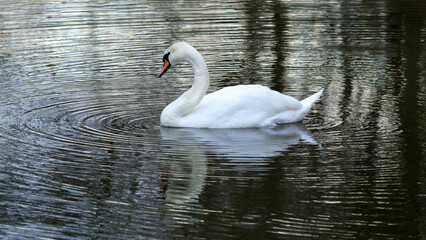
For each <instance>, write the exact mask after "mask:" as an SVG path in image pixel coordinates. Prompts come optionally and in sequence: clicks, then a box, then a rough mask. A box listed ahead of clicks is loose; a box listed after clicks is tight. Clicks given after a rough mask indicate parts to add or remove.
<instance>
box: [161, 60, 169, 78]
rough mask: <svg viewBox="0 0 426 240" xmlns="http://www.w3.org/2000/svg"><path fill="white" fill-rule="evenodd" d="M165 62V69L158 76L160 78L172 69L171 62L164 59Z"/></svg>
mask: <svg viewBox="0 0 426 240" xmlns="http://www.w3.org/2000/svg"><path fill="white" fill-rule="evenodd" d="M163 60H164V65H163V68H162V69H161V72H160V74H159V75H158V77H159V78H161V77H162V76H163V75H164V74H165V73H166V72H167V70H169V68H170V66H171V65H170V62H169V61H168V60H167V59H163Z"/></svg>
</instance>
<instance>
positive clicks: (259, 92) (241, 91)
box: [159, 42, 324, 128]
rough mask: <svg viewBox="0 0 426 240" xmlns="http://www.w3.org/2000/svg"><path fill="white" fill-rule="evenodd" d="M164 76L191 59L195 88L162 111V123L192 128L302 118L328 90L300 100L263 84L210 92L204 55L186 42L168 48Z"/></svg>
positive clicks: (270, 123)
mask: <svg viewBox="0 0 426 240" xmlns="http://www.w3.org/2000/svg"><path fill="white" fill-rule="evenodd" d="M163 62H164V65H163V68H162V69H161V72H160V75H159V77H162V76H163V75H164V74H165V73H166V71H167V70H168V69H169V68H170V67H171V66H172V65H176V64H179V63H182V62H187V63H189V64H190V65H191V66H192V69H193V70H194V83H193V85H192V87H191V88H190V89H189V90H188V91H186V92H185V93H184V94H182V95H181V96H180V97H179V98H178V99H176V100H175V101H173V102H172V103H170V104H169V105H168V106H167V107H166V108H164V110H163V112H162V113H161V125H162V126H167V127H192V128H249V127H265V126H274V125H277V124H282V123H291V122H298V121H301V120H302V119H303V118H304V117H305V115H306V114H307V113H308V112H309V110H310V109H311V107H312V104H313V103H314V102H315V101H316V100H317V99H318V98H319V97H320V96H321V95H322V92H323V90H324V89H321V90H320V91H319V92H317V93H315V94H314V95H312V96H310V97H308V98H306V99H304V100H302V101H298V100H297V99H295V98H293V97H290V96H286V95H284V94H281V93H279V92H277V91H274V90H271V89H269V88H268V87H265V86H260V85H238V86H233V87H225V88H223V89H221V90H219V91H216V92H213V93H210V94H208V95H205V94H206V91H207V88H208V86H209V72H208V70H207V65H206V63H205V61H204V59H203V57H202V56H201V54H200V53H199V52H198V51H197V50H196V49H195V48H194V47H192V46H191V45H189V44H188V43H186V42H178V43H175V44H173V45H172V46H170V47H169V48H167V50H166V51H165V52H164V57H163Z"/></svg>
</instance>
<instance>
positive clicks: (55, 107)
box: [17, 94, 161, 151]
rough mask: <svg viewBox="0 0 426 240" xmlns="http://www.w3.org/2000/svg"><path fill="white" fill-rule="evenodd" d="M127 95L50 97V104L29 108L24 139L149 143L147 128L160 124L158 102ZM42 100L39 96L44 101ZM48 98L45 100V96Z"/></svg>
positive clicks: (93, 144) (95, 144)
mask: <svg viewBox="0 0 426 240" xmlns="http://www.w3.org/2000/svg"><path fill="white" fill-rule="evenodd" d="M140 97H143V96H140V95H139V96H138V95H136V96H135V95H133V94H127V95H126V94H124V95H118V96H113V97H111V96H108V98H96V99H95V98H93V97H90V96H79V97H78V98H75V99H68V100H65V101H52V100H49V101H48V102H49V103H48V104H44V105H40V106H38V107H37V108H34V109H30V110H28V111H25V112H24V113H23V114H22V116H21V118H20V122H18V123H17V124H18V126H19V128H21V129H20V130H22V134H23V136H24V137H23V138H19V140H20V141H24V142H27V143H30V144H35V145H42V146H45V147H54V146H55V147H60V146H62V147H65V148H69V147H72V146H76V147H89V148H101V149H109V148H111V147H112V146H113V147H114V148H115V149H117V150H121V151H133V150H134V149H135V148H139V150H140V148H141V147H142V148H143V147H146V146H147V145H149V143H147V139H146V138H144V136H146V134H147V133H146V129H152V128H153V127H154V126H155V125H158V122H159V121H158V116H159V114H158V113H159V111H160V110H161V109H158V107H156V106H155V104H157V105H158V103H153V105H152V106H146V105H145V106H142V105H141V104H139V103H138V102H137V101H136V100H135V98H140ZM41 100H42V99H38V101H41ZM43 100H45V99H43Z"/></svg>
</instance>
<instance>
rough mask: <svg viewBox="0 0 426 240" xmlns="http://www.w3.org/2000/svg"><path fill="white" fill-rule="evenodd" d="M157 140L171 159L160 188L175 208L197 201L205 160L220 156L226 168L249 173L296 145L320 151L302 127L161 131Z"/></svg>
mask: <svg viewBox="0 0 426 240" xmlns="http://www.w3.org/2000/svg"><path fill="white" fill-rule="evenodd" d="M161 139H162V148H163V151H164V153H166V154H170V155H172V156H173V157H171V158H170V159H175V160H174V161H171V162H170V163H169V164H170V166H169V167H168V169H170V170H169V171H168V172H167V174H165V175H164V176H163V177H162V181H163V184H162V186H163V189H164V190H165V193H166V200H167V202H170V203H176V204H180V203H184V202H196V201H198V200H197V199H198V198H199V195H200V194H201V192H202V190H203V188H204V185H205V180H206V177H207V169H208V168H207V161H208V160H207V159H208V157H209V156H210V158H211V157H213V156H220V157H222V158H224V159H225V161H227V164H230V165H232V163H236V162H237V163H238V164H236V165H237V166H238V170H249V169H250V168H253V167H256V166H259V165H262V164H264V165H265V164H267V163H268V162H269V161H270V160H268V159H269V158H272V157H275V156H279V155H281V154H282V152H284V151H286V150H287V149H288V148H289V147H291V146H293V145H296V144H299V143H300V142H305V143H307V144H312V145H316V146H318V147H319V148H320V147H321V146H320V145H319V144H318V143H317V142H316V141H315V139H314V138H313V137H312V136H311V133H310V132H309V130H308V129H307V128H306V126H305V125H304V124H302V123H294V124H286V125H283V126H279V127H275V128H246V129H197V128H164V127H163V128H161ZM254 163H255V164H254ZM253 164H254V165H253Z"/></svg>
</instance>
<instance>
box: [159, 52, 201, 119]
mask: <svg viewBox="0 0 426 240" xmlns="http://www.w3.org/2000/svg"><path fill="white" fill-rule="evenodd" d="M194 50H195V49H194ZM184 61H185V62H188V63H189V64H190V65H191V67H192V69H193V71H194V83H193V84H192V86H191V88H190V89H189V90H188V91H186V92H185V93H184V94H182V95H181V96H180V97H179V98H178V99H176V100H175V101H174V102H172V103H171V104H170V105H168V106H167V107H166V108H165V109H164V110H163V113H162V116H161V118H162V122H164V124H165V125H167V124H168V121H175V120H176V119H179V118H180V117H183V116H185V115H187V114H189V113H191V112H192V111H193V110H194V109H195V108H196V107H197V105H198V104H199V103H200V102H201V100H202V99H203V97H204V96H205V94H206V92H207V88H208V87H209V72H208V69H207V65H206V63H205V61H204V59H203V57H202V56H201V54H200V53H199V52H198V51H197V50H195V51H192V52H191V53H190V54H189V55H188V57H187V58H186V59H185V60H184Z"/></svg>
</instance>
